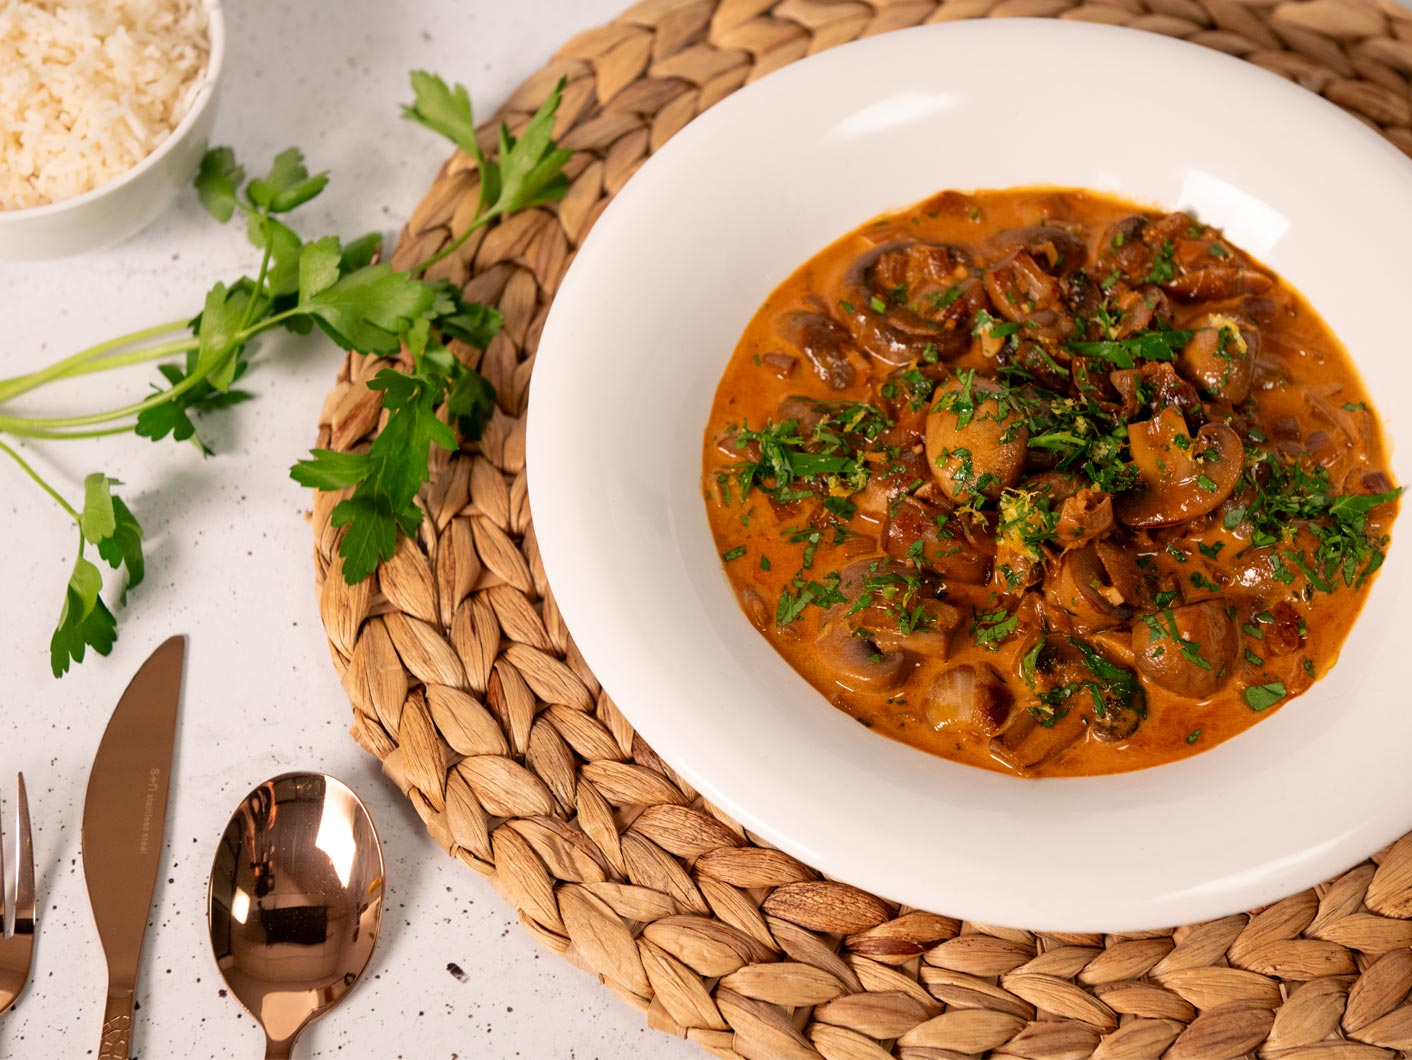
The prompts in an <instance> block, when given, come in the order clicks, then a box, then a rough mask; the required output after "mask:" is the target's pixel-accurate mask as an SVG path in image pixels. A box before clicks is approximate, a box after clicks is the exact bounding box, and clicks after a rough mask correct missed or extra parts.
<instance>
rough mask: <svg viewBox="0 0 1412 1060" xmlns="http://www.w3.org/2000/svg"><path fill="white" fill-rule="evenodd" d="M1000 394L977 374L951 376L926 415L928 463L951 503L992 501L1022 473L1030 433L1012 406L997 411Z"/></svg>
mask: <svg viewBox="0 0 1412 1060" xmlns="http://www.w3.org/2000/svg"><path fill="white" fill-rule="evenodd" d="M1000 392H1001V391H1000V387H998V386H997V385H996V384H995V383H994V382H992V381H991V380H989V379H986V378H985V377H983V376H980V375H973V376H968V377H967V378H966V379H965V380H961V379H958V380H954V381H953V382H952V383H951V384H949V385H948V386H947V387H946V388H945V389H943V390H942V391H941V392H940V393H939V394H938V395H937V401H936V404H934V405H933V406H932V411H931V412H930V413H928V415H927V442H926V451H927V464H928V465H929V466H930V467H931V471H932V475H933V476H934V477H935V479H936V481H937V483H938V484H940V486H941V488H942V490H943V492H945V493H946V495H947V496H948V497H950V498H951V499H952V500H953V501H957V502H958V503H964V502H966V501H970V500H972V499H974V498H975V497H976V496H981V497H986V498H989V499H991V500H994V499H995V498H996V497H999V496H1000V492H1001V490H1003V489H1006V488H1007V487H1010V486H1014V485H1015V484H1016V483H1018V482H1019V481H1020V476H1021V475H1022V474H1023V473H1024V470H1025V452H1026V449H1027V447H1028V445H1029V439H1030V432H1029V430H1028V429H1027V428H1026V427H1025V424H1024V421H1023V419H1022V417H1021V416H1020V414H1019V412H1018V411H1016V410H1015V409H1014V408H1009V409H1007V410H1006V412H1005V414H1004V415H1003V416H1002V415H1001V414H1000V405H999V402H998V401H997V399H996V395H997V394H999V393H1000Z"/></svg>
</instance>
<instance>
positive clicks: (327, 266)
mask: <svg viewBox="0 0 1412 1060" xmlns="http://www.w3.org/2000/svg"><path fill="white" fill-rule="evenodd" d="M342 261H343V248H342V247H341V246H340V245H339V242H338V237H337V236H325V237H324V238H323V239H318V240H315V241H314V242H312V243H306V244H305V245H304V247H303V248H302V249H301V251H300V253H299V302H300V304H301V305H302V304H304V303H306V302H308V301H309V300H310V299H312V298H313V297H314V296H315V295H320V294H323V293H324V292H325V291H327V290H328V289H329V288H330V287H332V286H333V285H334V284H335V283H337V282H338V278H339V275H340V274H341V272H342Z"/></svg>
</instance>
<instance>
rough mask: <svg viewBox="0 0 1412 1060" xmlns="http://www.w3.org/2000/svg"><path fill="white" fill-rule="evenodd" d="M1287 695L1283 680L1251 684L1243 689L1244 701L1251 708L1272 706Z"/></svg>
mask: <svg viewBox="0 0 1412 1060" xmlns="http://www.w3.org/2000/svg"><path fill="white" fill-rule="evenodd" d="M1286 695H1288V692H1287V691H1286V690H1285V686H1284V682H1283V681H1271V682H1270V683H1269V684H1264V685H1251V686H1250V687H1249V688H1247V689H1246V690H1245V702H1246V703H1247V704H1248V705H1249V707H1250V709H1251V710H1264V709H1265V708H1266V707H1273V706H1274V705H1275V704H1276V703H1278V702H1279V701H1280V700H1282V699H1284V698H1285V696H1286Z"/></svg>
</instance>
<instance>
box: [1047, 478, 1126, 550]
mask: <svg viewBox="0 0 1412 1060" xmlns="http://www.w3.org/2000/svg"><path fill="white" fill-rule="evenodd" d="M1112 529H1113V498H1112V496H1111V495H1110V494H1107V493H1104V492H1103V491H1102V490H1100V489H1093V488H1092V487H1085V488H1084V489H1081V490H1079V491H1078V492H1077V493H1075V494H1074V495H1073V496H1072V497H1069V498H1068V499H1066V500H1065V501H1064V503H1063V504H1061V505H1060V506H1059V522H1058V523H1057V524H1056V525H1055V527H1054V533H1055V536H1056V537H1057V538H1058V539H1059V547H1060V548H1061V549H1062V550H1063V551H1065V552H1067V551H1069V550H1070V549H1075V548H1082V547H1083V546H1084V545H1086V544H1088V543H1089V542H1090V541H1093V540H1095V539H1097V538H1100V537H1102V536H1103V535H1104V534H1106V533H1108V531H1110V530H1112Z"/></svg>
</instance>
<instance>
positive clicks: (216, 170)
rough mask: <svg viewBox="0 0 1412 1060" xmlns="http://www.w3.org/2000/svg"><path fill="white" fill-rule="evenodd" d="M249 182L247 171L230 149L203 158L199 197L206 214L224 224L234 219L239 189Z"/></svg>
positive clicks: (199, 174)
mask: <svg viewBox="0 0 1412 1060" xmlns="http://www.w3.org/2000/svg"><path fill="white" fill-rule="evenodd" d="M244 180H245V169H244V168H243V167H242V166H241V165H240V164H239V163H237V162H236V160H235V152H234V151H232V150H231V149H230V148H229V147H215V148H212V149H211V150H209V151H207V152H206V153H205V154H204V155H202V156H201V168H200V170H198V171H197V173H196V181H195V183H196V194H197V195H198V196H200V198H201V205H202V206H204V207H206V212H207V213H209V214H210V215H211V216H212V217H214V218H215V219H216V220H217V221H220V222H221V223H222V224H225V222H227V221H229V220H230V219H231V215H232V214H234V213H235V207H236V197H235V193H236V189H238V188H239V187H240V185H241V184H242V183H243V182H244Z"/></svg>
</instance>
